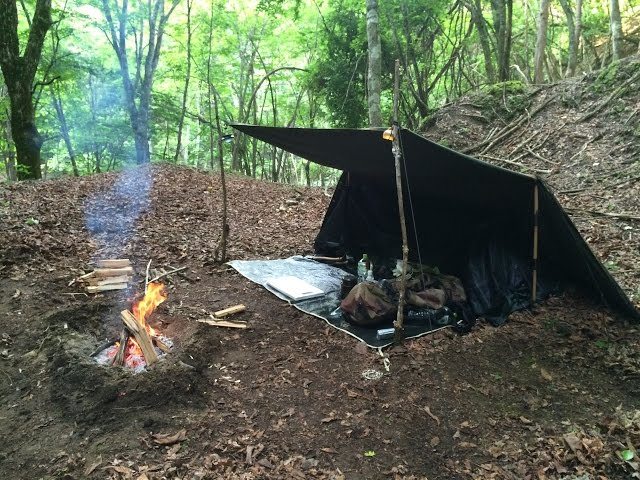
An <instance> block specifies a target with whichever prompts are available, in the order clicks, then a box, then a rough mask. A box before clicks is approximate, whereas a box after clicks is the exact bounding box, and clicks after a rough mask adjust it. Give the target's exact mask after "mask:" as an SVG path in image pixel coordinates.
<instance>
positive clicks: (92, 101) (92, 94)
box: [89, 74, 102, 173]
mask: <svg viewBox="0 0 640 480" xmlns="http://www.w3.org/2000/svg"><path fill="white" fill-rule="evenodd" d="M89 108H90V110H91V122H92V125H91V129H92V132H91V148H92V149H93V157H94V159H95V170H96V173H101V171H102V165H101V163H102V151H101V150H100V148H99V146H98V142H96V138H95V137H96V126H97V125H98V113H97V111H96V109H97V107H96V90H95V88H94V86H93V75H91V74H89Z"/></svg>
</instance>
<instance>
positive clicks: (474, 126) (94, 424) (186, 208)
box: [0, 65, 640, 480]
mask: <svg viewBox="0 0 640 480" xmlns="http://www.w3.org/2000/svg"><path fill="white" fill-rule="evenodd" d="M636 68H637V65H636ZM636 71H637V70H636ZM609 74H610V75H612V76H613V78H614V80H609V81H613V82H614V83H613V85H621V84H623V83H624V79H625V78H629V72H627V71H626V70H624V69H622V68H620V69H618V70H616V71H615V72H613V73H612V72H609ZM600 75H604V72H600ZM598 78H599V74H594V75H592V76H591V77H589V78H586V79H581V80H577V81H573V82H571V83H565V84H560V85H555V86H552V87H549V88H544V89H541V90H539V91H538V92H537V93H535V94H533V95H520V97H519V98H521V101H522V102H524V103H525V104H526V109H527V111H528V112H529V114H528V115H527V118H526V119H525V120H523V121H522V123H521V124H520V126H519V128H517V129H515V130H514V131H513V133H512V135H511V136H510V137H504V140H502V141H500V139H499V138H498V136H499V135H500V133H499V132H500V129H502V128H504V127H505V126H508V124H509V123H512V122H513V121H514V120H515V119H518V118H519V115H520V114H519V113H518V112H517V105H516V106H509V105H511V104H510V103H509V100H508V97H506V96H505V97H504V98H505V103H506V105H507V106H509V107H508V108H507V107H505V110H501V107H499V105H500V104H499V102H496V101H495V98H494V100H493V101H492V100H486V103H485V104H484V107H483V105H482V104H481V103H480V102H481V100H482V98H480V99H478V98H468V99H463V100H462V102H458V103H457V104H455V105H450V106H447V107H446V108H445V109H443V110H442V111H441V112H439V113H438V114H437V115H436V116H435V117H434V118H433V119H432V121H431V123H430V125H429V128H428V132H427V133H428V135H430V136H431V137H432V138H436V139H438V140H441V141H444V142H447V143H448V144H449V145H451V146H454V147H456V148H459V149H464V148H469V147H471V146H473V145H474V144H479V143H481V142H482V141H484V140H485V138H487V137H488V136H490V135H492V138H493V139H494V140H495V139H497V140H498V141H496V142H495V144H494V145H491V147H490V148H489V149H488V150H487V151H485V152H483V149H484V147H478V148H475V149H474V150H473V151H472V152H471V153H472V154H473V155H480V154H482V155H485V156H486V155H488V156H491V157H494V159H495V158H502V159H504V158H507V159H511V161H512V162H517V164H506V165H505V166H509V167H511V168H516V169H518V170H522V171H532V169H534V168H535V169H539V170H550V172H549V173H544V174H542V176H544V177H545V178H546V179H547V180H548V182H549V183H550V184H551V185H552V186H553V187H554V189H555V190H556V191H557V192H561V191H565V193H559V197H560V199H561V200H562V202H563V204H564V205H565V206H566V207H567V208H570V209H571V211H572V213H573V214H574V220H575V221H576V223H577V224H578V226H579V228H580V230H581V232H582V233H583V234H584V235H585V237H586V238H587V240H588V241H589V243H590V245H591V246H592V247H593V249H594V251H596V253H597V255H598V256H599V257H600V258H601V259H602V260H603V261H604V262H605V264H606V265H607V266H608V267H609V268H610V270H611V271H612V273H613V274H614V275H615V276H616V278H617V279H618V280H619V282H620V283H621V284H622V285H623V287H624V288H625V289H626V291H627V292H629V294H630V295H635V298H634V300H635V301H636V302H638V296H637V291H638V288H639V283H640V282H639V278H638V265H639V263H638V258H639V255H640V252H639V250H638V245H639V243H640V240H639V234H638V229H640V222H639V221H638V220H634V219H633V218H631V217H633V216H634V215H638V201H639V200H638V198H640V196H639V193H640V192H639V191H638V189H639V187H638V176H639V175H640V171H638V168H639V165H638V160H637V159H638V152H639V151H640V150H639V149H640V141H639V139H638V134H637V133H638V128H639V127H638V125H639V122H640V114H639V112H638V105H640V82H635V83H634V84H632V85H633V87H631V91H630V92H626V93H624V94H623V95H622V96H621V97H620V98H619V99H614V100H611V101H609V102H607V105H605V107H603V109H602V111H600V112H598V114H597V115H595V116H594V117H593V118H591V119H589V120H586V121H584V122H579V121H578V119H579V118H580V117H581V116H582V115H584V114H585V113H586V112H588V111H591V110H592V109H594V108H595V107H596V106H597V105H599V102H602V101H603V100H604V99H605V98H606V96H607V95H608V94H610V92H613V91H614V90H615V87H614V88H610V89H609V90H607V92H608V93H598V92H597V91H595V90H592V89H594V88H595V85H597V84H598ZM604 81H605V80H603V79H602V78H601V79H600V82H604ZM563 92H567V93H566V96H563V95H564V93H563ZM487 95H488V96H491V95H493V96H495V92H490V93H488V94H487ZM509 98H510V97H509ZM514 98H516V99H517V98H518V94H517V93H516V94H515V95H514ZM543 104H546V105H545V108H544V109H542V110H540V112H539V113H537V114H533V113H531V112H534V111H535V109H536V106H537V105H543ZM487 105H489V107H487ZM481 107H482V108H481ZM634 109H635V110H634ZM522 111H524V110H521V113H522ZM516 121H517V120H516ZM492 132H493V133H492ZM629 132H631V133H629ZM633 132H635V133H633ZM445 133H446V135H445ZM530 137H531V138H530ZM457 138H464V139H465V143H464V144H462V143H459V142H457V141H456V139H457ZM525 140H526V141H528V143H523V142H524V141H525ZM489 143H491V140H489ZM520 143H522V145H523V146H519V145H520ZM529 148H530V149H531V151H533V152H535V153H536V154H537V155H534V154H531V153H529ZM522 153H526V155H525V156H523V157H518V155H520V154H522ZM539 157H541V158H542V159H544V160H542V159H541V158H539ZM487 159H488V158H487ZM489 160H491V159H489ZM493 161H496V160H493ZM551 162H553V163H551ZM141 178H144V175H142V174H140V175H136V181H137V182H139V183H138V184H134V185H133V188H134V189H136V190H137V191H138V192H139V194H138V195H136V199H137V200H138V201H137V202H133V203H132V202H130V201H127V200H125V197H123V196H122V195H121V192H120V191H119V190H118V189H114V188H113V187H114V185H120V183H119V181H120V179H121V177H119V176H118V174H114V173H109V174H103V175H94V176H89V177H82V178H79V179H73V178H64V179H58V180H52V181H46V182H39V183H22V184H11V185H0V218H1V220H2V221H1V222H0V252H2V257H1V258H0V298H2V302H1V303H0V378H2V380H1V381H0V405H1V408H0V438H2V440H3V441H2V442H0V478H25V479H32V478H65V479H80V478H96V479H98V478H118V479H120V478H134V479H140V480H143V479H161V478H181V479H204V478H207V479H217V478H228V479H257V478H283V479H290V478H294V479H295V478H299V479H302V478H327V479H328V478H334V479H340V478H345V479H376V478H398V479H400V478H404V479H412V478H415V479H418V478H423V479H424V478H428V479H431V480H433V479H490V478H495V479H528V478H535V479H574V480H577V479H596V478H598V479H603V478H608V479H628V478H633V475H636V478H637V477H638V476H637V471H638V468H639V467H638V457H637V455H636V456H634V458H633V459H631V460H629V461H625V460H623V459H622V458H621V455H624V454H623V453H622V452H625V454H626V455H629V454H630V453H633V450H634V447H635V448H638V447H639V446H640V410H639V405H638V400H637V399H638V395H640V336H639V334H638V333H639V332H638V327H637V326H634V325H629V324H628V323H626V322H625V320H624V319H620V318H617V317H616V316H615V315H614V314H613V313H612V312H609V311H607V310H605V309H603V308H601V307H598V306H596V305H594V304H593V303H592V302H591V301H590V300H589V299H588V298H583V297H581V296H580V295H579V294H578V293H576V292H567V293H565V294H563V295H562V296H559V297H555V298H551V299H549V300H548V301H546V302H544V303H543V304H541V305H539V306H538V307H537V308H536V309H535V311H531V312H520V313H517V314H514V315H512V316H511V318H510V320H509V322H507V324H506V325H504V326H502V327H500V328H493V327H490V326H487V325H486V324H484V323H479V324H478V325H477V326H476V327H475V328H474V330H473V331H472V332H471V333H470V334H468V335H465V336H458V335H456V334H453V333H452V332H450V331H448V330H444V331H440V332H438V333H435V334H433V335H430V336H426V337H423V338H421V339H418V340H414V341H408V342H406V343H405V345H404V346H403V347H399V348H393V349H390V350H388V351H387V355H388V359H389V361H390V371H389V373H387V374H385V375H384V376H382V377H381V378H380V379H378V380H367V379H365V378H364V377H363V375H362V373H363V371H365V370H367V369H376V370H379V371H384V367H383V360H382V357H380V355H379V354H378V353H377V352H375V351H373V350H369V349H367V348H362V346H361V345H359V344H358V343H357V342H356V341H355V340H354V339H353V338H351V337H348V336H345V335H343V334H342V333H340V332H338V331H335V330H333V329H331V328H329V327H327V326H326V324H325V323H324V322H322V321H321V320H318V319H316V318H314V317H311V316H308V315H305V314H302V313H300V312H299V311H298V310H295V309H294V308H292V307H290V306H288V305H286V304H285V303H284V302H281V301H280V300H278V299H277V298H276V297H274V296H273V295H271V294H270V293H268V292H266V291H265V290H263V289H262V288H260V287H257V286H256V285H255V284H252V283H251V282H249V281H247V280H245V279H244V278H243V277H241V276H240V275H238V274H237V273H235V271H234V270H232V269H230V268H228V267H226V266H219V265H216V264H215V263H214V262H213V257H214V255H215V249H216V247H217V243H218V238H217V235H218V234H217V233H216V232H218V231H219V225H220V208H219V206H218V204H219V198H220V186H219V183H218V181H217V179H216V177H215V176H212V175H210V174H207V173H204V172H198V171H195V170H192V169H187V168H181V167H171V166H154V167H153V168H152V169H151V179H152V183H151V184H150V185H142V184H141V182H142V181H141ZM147 187H149V188H147ZM123 188H124V187H123ZM127 188H131V184H130V185H129V187H127ZM147 191H148V194H149V198H148V201H145V199H146V196H145V192H147ZM229 191H230V194H229V195H230V211H231V213H230V227H231V237H230V250H229V254H230V256H231V257H232V258H234V259H241V258H279V257H286V256H289V255H291V254H300V253H309V252H311V244H312V241H313V238H314V236H315V233H316V231H317V229H318V228H319V226H320V223H321V221H322V216H323V213H324V211H325V209H326V207H327V205H328V201H329V198H328V197H327V196H326V195H324V193H323V192H322V190H319V189H314V188H310V189H307V188H294V187H291V186H286V185H279V184H270V183H264V182H257V181H253V180H250V179H245V178H240V177H231V179H230V180H229ZM247 199H250V202H247ZM288 200H289V201H288ZM291 200H295V202H294V201H291ZM594 212H599V213H594ZM603 213H610V214H611V213H613V214H617V215H623V216H625V218H621V217H610V216H606V215H603ZM98 214H99V215H100V218H101V220H100V221H96V215H98ZM138 214H139V216H138V217H137V220H135V221H134V220H133V219H134V218H135V217H136V215H138ZM87 225H88V226H89V227H90V229H91V230H92V231H93V232H94V235H93V236H92V235H91V234H90V232H89V228H88V226H87ZM122 225H125V227H126V228H124V229H123V228H121V226H122ZM107 257H128V258H130V259H131V260H132V262H133V264H134V266H135V269H136V280H137V281H139V280H141V279H143V278H144V273H145V267H146V265H147V262H148V260H149V259H152V260H153V262H154V265H155V266H167V267H168V266H169V265H170V266H172V267H182V266H185V267H187V269H186V270H185V271H183V272H181V273H182V274H181V275H175V276H172V277H168V281H167V283H168V291H169V298H168V300H167V301H166V302H165V303H164V304H162V305H161V306H160V307H159V309H158V311H157V313H156V314H155V315H154V319H153V323H154V325H155V326H157V327H158V328H159V329H160V330H161V331H163V332H164V333H165V334H166V335H167V336H169V337H171V338H172V339H173V340H174V341H175V343H176V346H175V351H174V352H172V353H171V354H170V355H168V356H167V357H166V358H164V359H163V361H161V362H159V364H158V365H157V366H156V367H154V368H153V369H151V370H150V371H148V372H145V373H142V374H138V375H132V374H130V373H128V372H126V371H123V370H121V369H117V368H106V367H103V366H99V365H97V364H96V363H94V362H93V361H92V359H90V358H89V355H90V353H91V352H92V351H94V349H95V348H96V347H97V346H98V345H99V344H100V343H102V342H103V341H104V340H105V339H108V338H114V337H115V336H116V335H117V333H118V331H119V328H120V327H119V324H120V321H119V319H118V312H119V311H120V310H121V309H122V308H123V307H126V306H127V305H128V299H127V298H125V297H124V296H123V295H122V294H120V293H118V292H114V293H105V294H100V295H95V296H86V295H84V294H81V293H80V294H76V293H78V292H81V289H80V288H79V287H78V285H71V286H69V282H70V280H72V279H73V278H75V277H77V276H78V275H80V274H82V273H84V272H86V271H88V270H90V269H91V266H90V265H91V261H92V260H94V259H95V258H107ZM237 303H243V304H245V305H246V306H247V311H246V312H244V313H241V314H238V315H237V316H236V317H234V319H237V320H245V321H247V322H248V325H249V328H248V329H246V330H226V329H221V328H214V327H210V326H208V325H203V324H201V323H198V322H196V320H197V319H199V318H204V317H206V316H207V315H208V314H209V313H210V312H213V311H216V310H219V309H220V308H223V307H226V306H230V305H234V304H237ZM629 450H630V451H632V452H626V451H629Z"/></svg>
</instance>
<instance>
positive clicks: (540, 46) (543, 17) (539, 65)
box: [533, 0, 549, 83]
mask: <svg viewBox="0 0 640 480" xmlns="http://www.w3.org/2000/svg"><path fill="white" fill-rule="evenodd" d="M548 25H549V0H541V2H540V12H539V13H538V33H537V35H536V52H535V55H534V70H533V83H542V82H543V81H544V54H545V50H546V47H547V27H548Z"/></svg>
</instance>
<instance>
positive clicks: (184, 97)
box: [173, 0, 193, 163]
mask: <svg viewBox="0 0 640 480" xmlns="http://www.w3.org/2000/svg"><path fill="white" fill-rule="evenodd" d="M192 5H193V0H187V77H186V78H185V79H184V90H183V92H182V109H181V111H180V117H179V120H178V143H177V145H176V153H175V155H174V156H173V162H174V163H178V158H179V157H180V154H181V149H182V128H183V127H184V117H185V114H186V112H187V99H188V95H189V79H190V78H191V6H192ZM185 160H188V159H185Z"/></svg>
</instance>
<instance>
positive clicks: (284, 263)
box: [228, 256, 442, 348]
mask: <svg viewBox="0 0 640 480" xmlns="http://www.w3.org/2000/svg"><path fill="white" fill-rule="evenodd" d="M228 265H230V266H231V267H233V268H234V269H236V270H237V271H238V273H240V274H241V275H242V276H244V277H246V278H248V279H249V280H251V281H252V282H255V283H258V284H260V285H262V286H263V287H264V288H266V289H267V290H269V291H270V292H271V293H273V294H274V295H276V296H277V297H278V298H281V299H282V300H285V301H287V302H289V303H291V304H292V305H293V306H294V307H296V308H297V309H298V310H301V311H303V312H305V313H308V314H310V315H314V316H316V317H318V318H322V319H323V320H325V321H326V322H327V323H328V324H329V325H331V326H332V327H334V328H337V329H338V330H342V331H343V332H345V333H347V334H349V335H351V336H353V337H355V338H357V339H359V340H362V341H363V342H365V343H366V344H367V345H369V346H370V347H374V348H377V347H386V346H388V345H390V344H391V343H392V341H393V339H388V338H387V339H382V340H379V339H378V338H376V332H377V328H389V327H393V325H392V322H389V324H388V325H385V324H383V325H380V326H379V327H377V328H363V327H358V326H356V325H352V324H350V323H349V322H347V321H345V320H344V319H341V318H336V317H335V316H331V313H332V312H333V311H334V310H335V309H336V308H338V306H339V305H340V285H341V283H342V279H343V278H344V277H345V276H346V275H348V273H347V272H345V271H344V270H341V269H340V268H336V267H333V266H331V265H326V264H324V263H320V262H316V261H315V260H311V259H308V258H304V257H301V256H294V257H290V258H285V259H278V260H233V261H231V262H229V263H228ZM287 275H290V276H293V277H297V278H300V279H302V280H304V281H305V282H307V283H309V284H311V285H313V286H314V287H317V288H319V289H321V290H322V291H323V292H325V295H324V296H322V297H318V298H310V299H307V300H301V301H299V302H295V303H294V302H291V301H289V299H288V298H287V297H286V296H285V295H283V294H281V293H280V292H278V291H277V290H275V289H273V288H272V287H270V286H269V285H268V284H267V282H268V281H269V279H272V278H276V277H283V276H287ZM440 328H442V327H439V328H438V327H436V328H431V327H430V326H429V325H425V324H418V325H413V324H410V323H406V325H405V338H415V337H420V336H422V335H426V334H427V333H430V332H433V331H435V330H439V329H440Z"/></svg>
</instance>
